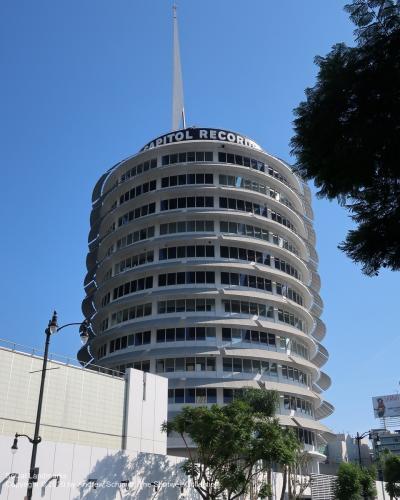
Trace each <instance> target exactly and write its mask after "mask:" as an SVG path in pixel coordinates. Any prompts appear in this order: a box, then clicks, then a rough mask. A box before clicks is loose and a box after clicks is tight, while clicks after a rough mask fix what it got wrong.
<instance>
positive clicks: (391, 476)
mask: <svg viewBox="0 0 400 500" xmlns="http://www.w3.org/2000/svg"><path fill="white" fill-rule="evenodd" d="M383 477H384V480H385V481H386V491H387V492H388V494H389V495H390V498H391V499H392V498H397V497H400V457H398V456H397V455H393V453H389V454H388V455H386V456H385V458H384V464H383Z"/></svg>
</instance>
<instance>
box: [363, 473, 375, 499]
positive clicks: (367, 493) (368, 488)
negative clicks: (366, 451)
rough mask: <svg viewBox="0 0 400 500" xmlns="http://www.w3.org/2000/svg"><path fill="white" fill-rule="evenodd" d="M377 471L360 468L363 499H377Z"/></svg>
mask: <svg viewBox="0 0 400 500" xmlns="http://www.w3.org/2000/svg"><path fill="white" fill-rule="evenodd" d="M375 480H376V469H375V467H373V466H372V467H368V468H365V467H362V468H360V484H361V493H362V496H363V498H375V497H376V487H375Z"/></svg>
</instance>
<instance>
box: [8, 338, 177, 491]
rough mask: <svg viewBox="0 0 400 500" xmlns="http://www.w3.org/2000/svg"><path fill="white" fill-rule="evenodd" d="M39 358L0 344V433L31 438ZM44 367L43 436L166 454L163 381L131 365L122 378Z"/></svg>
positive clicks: (165, 383) (68, 367) (54, 365)
mask: <svg viewBox="0 0 400 500" xmlns="http://www.w3.org/2000/svg"><path fill="white" fill-rule="evenodd" d="M42 362H43V360H42V358H41V357H37V356H32V355H29V354H26V353H22V352H17V351H12V350H9V349H5V348H0V435H6V436H14V434H15V433H19V434H28V435H29V436H31V437H33V433H34V423H35V419H36V410H37V403H38V397H39V386H40V377H41V368H42ZM47 368H48V371H47V373H46V382H45V390H44V397H43V410H42V419H41V427H40V436H41V437H42V439H43V440H45V441H52V442H54V443H70V444H80V445H85V446H91V447H99V448H100V447H102V448H111V449H121V448H126V449H129V450H131V451H144V452H151V453H162V454H165V453H166V449H167V447H166V444H167V437H166V435H165V434H163V433H161V431H160V427H161V424H162V422H163V421H164V420H166V419H167V400H168V380H167V379H165V378H163V377H159V376H157V375H153V374H149V373H147V374H145V373H143V372H142V371H139V370H134V369H129V370H127V373H126V375H125V378H123V377H112V376H110V375H105V374H102V373H97V372H94V371H92V370H85V369H83V368H80V367H77V366H73V365H66V364H63V363H58V362H53V361H50V362H49V363H48V366H47ZM144 382H146V384H145V386H146V390H145V393H144V392H143V386H144ZM143 395H145V399H143ZM20 442H22V439H21V440H20ZM0 481H1V480H0Z"/></svg>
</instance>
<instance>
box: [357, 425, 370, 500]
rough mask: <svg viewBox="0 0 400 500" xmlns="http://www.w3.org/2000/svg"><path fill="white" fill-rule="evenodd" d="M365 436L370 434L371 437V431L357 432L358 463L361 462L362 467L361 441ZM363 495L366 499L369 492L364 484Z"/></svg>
mask: <svg viewBox="0 0 400 500" xmlns="http://www.w3.org/2000/svg"><path fill="white" fill-rule="evenodd" d="M365 436H369V438H370V439H371V433H370V431H366V432H363V433H362V434H359V433H358V432H357V435H356V440H357V447H358V464H359V466H360V467H362V462H361V446H360V441H361V439H363V438H365ZM362 496H363V498H365V499H366V498H367V493H366V491H365V487H364V486H363V492H362Z"/></svg>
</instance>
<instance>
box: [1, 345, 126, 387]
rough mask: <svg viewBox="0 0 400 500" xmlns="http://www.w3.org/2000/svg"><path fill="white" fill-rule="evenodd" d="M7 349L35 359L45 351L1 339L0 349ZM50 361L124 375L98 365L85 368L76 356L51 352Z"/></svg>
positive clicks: (112, 374)
mask: <svg viewBox="0 0 400 500" xmlns="http://www.w3.org/2000/svg"><path fill="white" fill-rule="evenodd" d="M1 348H3V349H7V350H9V351H12V352H17V353H22V354H27V355H29V356H33V357H43V355H44V351H43V349H40V348H37V347H31V346H26V345H24V344H18V343H17V342H13V341H11V340H7V339H2V338H0V349H1ZM48 356H49V357H48V360H49V361H52V362H55V363H60V364H63V365H66V366H73V367H75V368H79V369H81V370H90V371H95V372H98V373H102V374H104V375H110V376H112V377H119V378H121V377H123V376H124V374H123V373H122V372H119V371H117V370H111V369H110V368H105V367H104V366H98V365H93V364H89V365H87V366H86V367H83V366H82V365H81V364H80V363H79V362H78V360H77V359H76V358H75V356H63V355H61V354H56V353H53V352H49V355H48Z"/></svg>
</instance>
